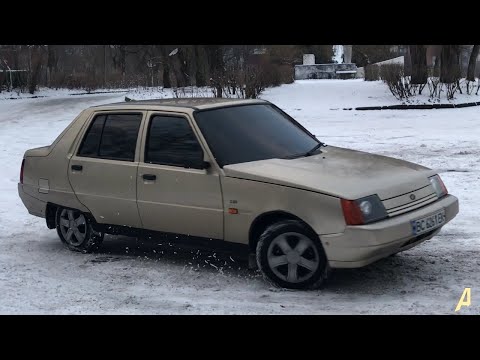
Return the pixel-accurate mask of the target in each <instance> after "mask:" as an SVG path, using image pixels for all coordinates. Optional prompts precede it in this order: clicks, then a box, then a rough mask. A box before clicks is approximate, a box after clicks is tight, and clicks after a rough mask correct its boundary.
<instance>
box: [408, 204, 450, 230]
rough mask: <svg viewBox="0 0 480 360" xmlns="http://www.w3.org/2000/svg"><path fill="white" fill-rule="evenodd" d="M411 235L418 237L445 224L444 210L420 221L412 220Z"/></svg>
mask: <svg viewBox="0 0 480 360" xmlns="http://www.w3.org/2000/svg"><path fill="white" fill-rule="evenodd" d="M411 224H412V233H413V235H420V234H424V233H426V232H429V231H431V230H433V229H435V228H438V227H440V226H442V225H443V224H445V209H443V210H442V211H439V212H437V213H435V214H433V215H428V216H425V217H423V218H421V219H417V220H412V221H411Z"/></svg>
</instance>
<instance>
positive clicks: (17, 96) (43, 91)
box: [0, 88, 132, 100]
mask: <svg viewBox="0 0 480 360" xmlns="http://www.w3.org/2000/svg"><path fill="white" fill-rule="evenodd" d="M131 90H132V89H95V90H93V91H92V93H93V94H95V93H105V92H112V93H122V92H123V93H127V92H129V91H131ZM84 93H86V90H84V89H50V88H40V89H38V90H37V91H35V94H33V95H32V94H30V93H28V92H23V93H22V92H20V91H2V92H0V100H21V99H35V98H44V97H64V96H66V95H77V94H84Z"/></svg>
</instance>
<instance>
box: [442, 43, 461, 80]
mask: <svg viewBox="0 0 480 360" xmlns="http://www.w3.org/2000/svg"><path fill="white" fill-rule="evenodd" d="M459 52H460V46H459V45H443V46H442V53H441V55H440V59H441V64H440V82H442V83H444V84H453V83H456V82H457V80H458V79H459V78H460V63H459Z"/></svg>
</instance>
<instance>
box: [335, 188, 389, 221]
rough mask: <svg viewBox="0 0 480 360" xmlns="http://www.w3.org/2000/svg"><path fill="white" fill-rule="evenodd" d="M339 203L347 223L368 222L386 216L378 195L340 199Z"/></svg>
mask: <svg viewBox="0 0 480 360" xmlns="http://www.w3.org/2000/svg"><path fill="white" fill-rule="evenodd" d="M341 203H342V209H343V216H344V217H345V222H346V223H347V225H362V224H368V223H371V222H374V221H378V220H382V219H385V218H386V217H387V216H388V214H387V210H385V207H384V206H383V204H382V201H381V200H380V198H379V197H378V195H370V196H366V197H364V198H361V199H358V200H345V199H341Z"/></svg>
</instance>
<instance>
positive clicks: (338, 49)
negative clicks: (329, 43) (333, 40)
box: [332, 45, 343, 64]
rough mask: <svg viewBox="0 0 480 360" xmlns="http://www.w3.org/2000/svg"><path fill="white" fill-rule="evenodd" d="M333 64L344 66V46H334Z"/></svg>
mask: <svg viewBox="0 0 480 360" xmlns="http://www.w3.org/2000/svg"><path fill="white" fill-rule="evenodd" d="M332 60H333V62H335V63H337V64H343V45H333V56H332Z"/></svg>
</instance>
